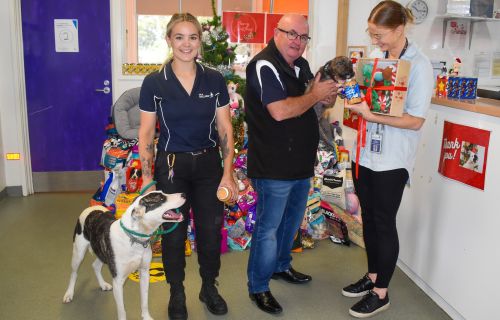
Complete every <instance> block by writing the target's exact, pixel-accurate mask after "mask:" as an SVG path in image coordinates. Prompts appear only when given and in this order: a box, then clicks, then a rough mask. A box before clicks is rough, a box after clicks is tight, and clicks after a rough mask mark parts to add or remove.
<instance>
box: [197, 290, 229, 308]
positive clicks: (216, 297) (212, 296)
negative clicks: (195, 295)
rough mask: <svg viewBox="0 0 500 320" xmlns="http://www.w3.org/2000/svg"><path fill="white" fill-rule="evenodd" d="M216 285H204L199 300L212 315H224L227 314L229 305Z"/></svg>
mask: <svg viewBox="0 0 500 320" xmlns="http://www.w3.org/2000/svg"><path fill="white" fill-rule="evenodd" d="M215 283H216V282H209V283H203V285H202V286H201V291H200V296H199V298H200V300H201V301H202V302H204V303H205V304H206V305H207V309H208V311H210V312H211V313H212V314H215V315H223V314H226V313H227V304H226V301H224V298H222V297H221V295H220V294H219V292H218V291H217V288H216V287H215Z"/></svg>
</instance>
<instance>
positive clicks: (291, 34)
mask: <svg viewBox="0 0 500 320" xmlns="http://www.w3.org/2000/svg"><path fill="white" fill-rule="evenodd" d="M276 29H278V30H279V31H281V32H284V33H286V37H287V38H288V40H295V39H297V38H300V42H302V43H303V44H306V43H308V42H309V40H311V37H309V36H308V35H307V34H298V33H297V32H295V31H293V30H291V31H286V30H283V29H281V28H276Z"/></svg>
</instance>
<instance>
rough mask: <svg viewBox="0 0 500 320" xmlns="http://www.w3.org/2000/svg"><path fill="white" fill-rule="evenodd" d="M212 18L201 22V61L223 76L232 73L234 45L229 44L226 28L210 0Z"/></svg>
mask: <svg viewBox="0 0 500 320" xmlns="http://www.w3.org/2000/svg"><path fill="white" fill-rule="evenodd" d="M212 13H213V16H212V19H210V20H208V21H207V22H206V23H202V25H201V27H202V29H203V32H202V36H201V40H202V43H203V53H202V62H203V63H205V64H207V65H209V66H211V67H214V68H215V69H217V70H218V71H219V72H221V73H222V74H223V75H224V76H226V75H227V74H230V73H232V72H233V71H232V69H231V61H234V59H235V57H236V54H235V52H234V50H235V48H236V45H229V42H228V41H227V39H228V38H229V35H228V33H227V32H226V29H225V28H224V27H223V26H222V20H221V17H220V16H218V15H217V12H216V10H215V0H212Z"/></svg>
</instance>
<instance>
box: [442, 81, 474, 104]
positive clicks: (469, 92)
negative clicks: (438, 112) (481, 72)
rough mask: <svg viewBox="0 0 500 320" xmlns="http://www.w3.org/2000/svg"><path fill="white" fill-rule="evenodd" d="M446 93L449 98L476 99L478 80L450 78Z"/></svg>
mask: <svg viewBox="0 0 500 320" xmlns="http://www.w3.org/2000/svg"><path fill="white" fill-rule="evenodd" d="M446 91H447V96H448V98H455V99H476V93H477V78H464V77H450V78H448V84H447V87H446Z"/></svg>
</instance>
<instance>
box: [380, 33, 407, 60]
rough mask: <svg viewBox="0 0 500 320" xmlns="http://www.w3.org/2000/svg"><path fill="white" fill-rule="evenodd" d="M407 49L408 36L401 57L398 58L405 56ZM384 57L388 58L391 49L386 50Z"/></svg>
mask: <svg viewBox="0 0 500 320" xmlns="http://www.w3.org/2000/svg"><path fill="white" fill-rule="evenodd" d="M406 49H408V38H406V42H405V46H404V48H403V51H401V53H400V54H399V58H398V59H401V57H402V56H403V54H405V52H406ZM384 58H386V59H387V58H389V51H386V52H385V57H384Z"/></svg>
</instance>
